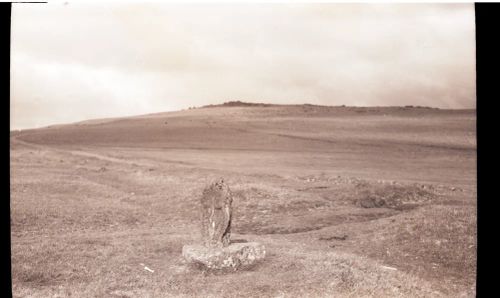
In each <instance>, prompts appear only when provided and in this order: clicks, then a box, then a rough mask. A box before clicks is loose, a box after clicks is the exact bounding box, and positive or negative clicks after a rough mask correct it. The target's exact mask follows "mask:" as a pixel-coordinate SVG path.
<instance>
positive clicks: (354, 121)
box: [11, 106, 476, 297]
mask: <svg viewBox="0 0 500 298" xmlns="http://www.w3.org/2000/svg"><path fill="white" fill-rule="evenodd" d="M245 109H247V110H245ZM245 109H243V108H224V109H221V108H217V107H215V108H210V109H195V110H190V111H184V112H179V113H171V114H158V115H150V116H147V117H137V118H132V119H121V120H120V121H110V120H107V121H95V122H89V123H81V124H78V125H70V126H67V127H66V126H60V127H56V128H52V129H42V130H35V131H26V132H21V133H16V134H15V135H14V136H13V137H12V138H11V177H12V178H11V194H12V196H11V218H12V222H11V230H12V276H13V287H14V296H15V297H52V296H53V297H66V296H75V297H96V296H97V297H165V296H176V297H191V296H197V297H234V296H248V297H280V296H281V297H331V296H342V297H429V296H432V297H435V296H437V297H439V296H449V297H457V296H467V297H472V296H474V293H475V288H474V278H475V259H476V255H475V248H476V217H475V214H476V213H475V206H476V191H475V147H474V144H472V145H471V143H470V142H469V141H468V140H469V136H470V135H469V133H470V132H471V131H473V128H472V125H473V124H474V121H473V120H474V117H473V115H472V114H470V113H469V112H466V111H465V112H464V111H461V112H450V111H438V110H426V109H409V108H407V109H402V110H399V109H396V108H388V109H374V110H369V109H368V110H367V109H350V108H345V110H342V108H332V109H329V108H328V109H325V110H322V109H320V108H319V107H314V106H307V107H304V109H305V110H303V109H302V108H301V107H292V108H279V109H278V108H275V107H268V108H262V107H255V108H253V107H252V108H245ZM384 115H386V116H384ZM166 119H168V121H167V122H168V124H165V120H166ZM424 120H425V121H424ZM224 121H225V122H224ZM395 123H396V124H398V129H392V128H391V127H392V125H394V124H395ZM429 123H431V124H429ZM429 125H431V126H432V129H430V128H431V126H429ZM363 129H368V130H369V131H368V132H365V131H363ZM391 129H392V130H394V131H391ZM146 131H147V133H145V132H146ZM186 132H189V134H185V133H186ZM445 135H449V136H450V137H449V138H445V137H443V136H445ZM409 136H414V137H415V140H422V141H421V142H420V143H416V142H413V143H412V141H411V140H410V139H409ZM388 137H389V138H390V140H389V141H387V138H388ZM249 138H250V139H249ZM252 138H253V139H252ZM255 138H256V139H255ZM26 141H28V142H26ZM386 141H387V142H386ZM176 148H177V149H176ZM220 176H223V177H225V178H226V181H227V182H228V184H229V185H230V187H231V189H232V191H233V192H234V195H235V199H234V208H235V211H234V216H235V220H234V227H233V229H232V230H233V232H234V235H233V238H234V239H239V241H245V240H246V241H259V242H262V243H264V244H265V245H266V247H267V250H268V257H267V258H266V260H265V261H264V262H263V263H261V264H259V265H257V266H256V267H254V268H253V269H252V270H248V271H239V272H236V273H234V274H224V275H222V274H214V273H210V272H206V271H203V270H200V269H197V268H193V267H191V266H188V264H185V263H184V262H183V260H182V258H181V250H182V246H183V245H184V244H189V243H193V242H195V241H197V237H198V235H197V232H196V230H197V224H198V210H197V204H198V196H199V194H201V191H202V189H203V187H204V186H205V185H206V184H207V183H208V182H211V181H212V180H213V179H216V178H218V177H220ZM145 266H147V267H148V268H151V269H153V270H154V272H149V271H147V270H145V269H144V267H145Z"/></svg>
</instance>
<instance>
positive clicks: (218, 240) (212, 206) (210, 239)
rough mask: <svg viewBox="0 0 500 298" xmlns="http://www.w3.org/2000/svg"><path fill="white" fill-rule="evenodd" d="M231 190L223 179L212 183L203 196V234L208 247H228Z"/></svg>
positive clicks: (204, 242)
mask: <svg viewBox="0 0 500 298" xmlns="http://www.w3.org/2000/svg"><path fill="white" fill-rule="evenodd" d="M232 202H233V197H232V194H231V190H229V187H228V186H227V185H226V184H225V183H224V180H223V179H220V180H218V181H216V182H215V183H212V184H211V185H210V186H208V187H207V188H205V190H203V195H202V196H201V208H202V210H201V236H202V238H203V244H204V245H205V246H206V247H226V246H228V245H229V241H230V240H229V238H230V236H231V216H232V209H231V203H232Z"/></svg>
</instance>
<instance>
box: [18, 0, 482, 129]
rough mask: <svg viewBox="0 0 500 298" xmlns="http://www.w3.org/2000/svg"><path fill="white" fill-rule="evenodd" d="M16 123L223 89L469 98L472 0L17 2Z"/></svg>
mask: <svg viewBox="0 0 500 298" xmlns="http://www.w3.org/2000/svg"><path fill="white" fill-rule="evenodd" d="M12 22H13V25H12V105H13V110H12V114H13V117H12V118H13V120H12V122H11V124H12V126H13V127H14V128H16V127H17V128H20V127H34V126H40V125H48V124H51V123H59V122H71V121H78V120H83V119H87V118H96V117H107V116H119V115H131V114H139V113H147V112H160V111H165V110H172V109H181V108H186V107H188V106H193V105H195V106H199V105H204V104H210V103H219V102H222V101H225V100H233V99H240V100H246V101H257V102H259V101H267V102H273V103H304V102H308V103H316V104H328V105H340V104H345V105H429V106H436V107H442V108H471V107H472V108H473V107H475V40H474V6H473V4H399V5H397V4H391V5H387V4H384V5H383V4H376V5H373V4H371V5H369V4H357V5H351V4H308V5H305V4H238V5H228V4H225V5H222V4H221V5H215V4H212V5H202V4H197V5H195V4H190V5H180V4H165V5H160V4H149V5H147V4H142V5H140V6H139V5H136V4H130V3H129V4H122V5H106V6H105V5H97V4H92V5H83V4H80V5H74V4H72V5H65V6H63V5H43V6H41V5H28V4H23V5H22V6H20V5H14V7H13V21H12Z"/></svg>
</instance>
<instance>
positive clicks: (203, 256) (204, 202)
mask: <svg viewBox="0 0 500 298" xmlns="http://www.w3.org/2000/svg"><path fill="white" fill-rule="evenodd" d="M232 202H233V197H232V194H231V190H230V189H229V187H228V186H227V185H226V184H225V183H224V180H223V179H222V178H221V179H219V180H217V181H216V182H214V183H212V184H211V185H209V186H208V187H206V188H205V189H204V190H203V194H202V196H201V200H200V203H201V235H202V243H201V245H200V244H195V245H184V246H183V247H182V255H183V257H184V258H185V259H186V260H187V261H188V262H191V263H197V264H201V265H203V266H205V267H206V268H209V269H227V268H228V269H233V270H236V269H238V268H242V267H246V266H249V265H252V264H255V263H256V262H257V261H259V260H262V259H263V258H264V257H265V255H266V249H265V247H264V245H262V244H260V243H257V242H245V243H231V239H230V236H231V221H232V219H233V218H232V209H231V204H232Z"/></svg>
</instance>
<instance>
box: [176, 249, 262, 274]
mask: <svg viewBox="0 0 500 298" xmlns="http://www.w3.org/2000/svg"><path fill="white" fill-rule="evenodd" d="M182 256H183V257H184V258H185V259H186V260H187V261H188V262H192V263H198V264H201V265H203V266H205V267H207V268H209V269H225V268H229V269H234V270H236V269H238V268H241V267H245V266H249V265H252V264H254V263H256V262H257V261H259V260H261V259H263V258H264V257H265V256H266V249H265V247H264V245H262V244H260V243H257V242H246V243H233V244H230V245H229V246H227V247H224V248H207V247H204V246H203V245H184V247H183V248H182Z"/></svg>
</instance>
